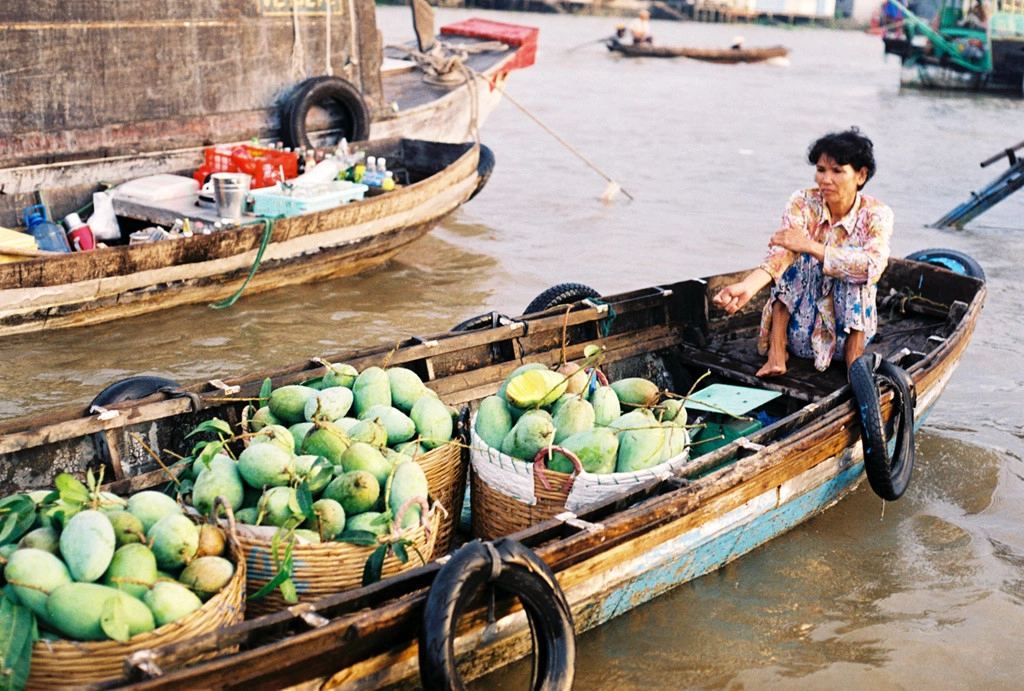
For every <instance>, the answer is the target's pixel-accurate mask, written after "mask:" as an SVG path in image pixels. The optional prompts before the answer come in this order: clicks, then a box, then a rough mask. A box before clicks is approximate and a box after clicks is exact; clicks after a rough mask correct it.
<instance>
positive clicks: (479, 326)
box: [451, 312, 512, 331]
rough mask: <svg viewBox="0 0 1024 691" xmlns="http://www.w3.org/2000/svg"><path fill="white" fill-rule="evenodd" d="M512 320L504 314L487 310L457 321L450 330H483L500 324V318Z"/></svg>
mask: <svg viewBox="0 0 1024 691" xmlns="http://www.w3.org/2000/svg"><path fill="white" fill-rule="evenodd" d="M502 319H504V320H506V321H509V322H510V321H512V319H511V318H510V317H506V316H505V315H504V314H499V313H498V312H488V313H487V314H478V315H477V316H475V317H470V318H469V319H467V320H466V321H464V322H459V323H458V324H456V325H455V326H453V327H452V328H451V330H452V331H483V330H484V329H493V328H495V327H497V326H498V325H499V324H500V320H502Z"/></svg>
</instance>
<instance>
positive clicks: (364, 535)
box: [334, 530, 380, 547]
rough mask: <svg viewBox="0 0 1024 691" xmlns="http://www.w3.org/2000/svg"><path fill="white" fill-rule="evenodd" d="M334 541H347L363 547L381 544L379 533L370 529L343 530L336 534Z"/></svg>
mask: <svg viewBox="0 0 1024 691" xmlns="http://www.w3.org/2000/svg"><path fill="white" fill-rule="evenodd" d="M334 541H335V542H347V543H349V544H350V545H360V546H361V547H373V546H374V545H379V544H380V540H379V539H378V538H377V534H376V533H371V532H370V531H369V530H343V531H342V532H341V533H340V534H338V535H335V536H334Z"/></svg>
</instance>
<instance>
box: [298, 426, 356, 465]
mask: <svg viewBox="0 0 1024 691" xmlns="http://www.w3.org/2000/svg"><path fill="white" fill-rule="evenodd" d="M341 419H342V420H346V419H348V418H341ZM351 443H352V438H351V437H350V436H349V435H348V432H347V431H346V430H345V429H344V428H343V427H342V426H341V425H339V424H338V423H336V422H328V421H326V420H324V421H320V422H317V423H316V425H315V426H314V427H313V429H311V430H309V432H307V433H306V438H305V439H303V440H302V445H301V446H300V449H301V450H302V453H303V454H312V455H314V456H323V457H324V458H326V459H327V460H328V461H330V462H331V464H332V465H338V464H339V462H340V461H341V454H343V453H345V449H347V448H348V447H349V445H350V444H351Z"/></svg>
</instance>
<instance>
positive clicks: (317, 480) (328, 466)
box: [295, 454, 334, 496]
mask: <svg viewBox="0 0 1024 691" xmlns="http://www.w3.org/2000/svg"><path fill="white" fill-rule="evenodd" d="M295 475H296V476H297V477H300V478H302V479H303V480H305V481H306V485H307V486H308V487H309V491H310V493H311V494H313V495H314V496H316V495H317V494H319V493H320V492H322V491H323V489H324V488H325V487H327V485H329V484H331V480H333V479H334V464H333V463H331V462H330V461H328V460H327V459H326V458H324V457H323V456H314V455H312V454H303V455H301V456H296V457H295Z"/></svg>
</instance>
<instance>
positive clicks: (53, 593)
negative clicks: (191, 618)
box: [0, 475, 235, 642]
mask: <svg viewBox="0 0 1024 691" xmlns="http://www.w3.org/2000/svg"><path fill="white" fill-rule="evenodd" d="M57 487H58V490H56V491H36V492H30V493H25V494H17V495H11V496H10V497H7V498H5V499H4V500H2V501H0V515H3V516H4V517H6V518H8V519H10V525H14V526H17V529H16V530H13V531H11V530H4V531H3V536H2V537H0V561H2V562H3V564H4V566H3V584H4V585H3V596H4V597H5V598H10V600H11V601H12V602H13V603H15V604H17V605H21V606H24V607H27V608H28V609H30V610H31V611H32V612H33V613H34V614H35V616H36V620H37V622H38V623H39V624H40V625H41V628H42V629H43V630H44V631H51V632H53V633H55V634H56V635H57V637H59V638H67V639H73V640H78V641H102V640H110V639H112V640H117V641H121V642H125V641H128V640H129V639H130V638H131V637H132V636H134V635H136V634H139V633H143V632H146V631H151V630H153V629H155V628H158V627H160V626H163V625H164V624H169V623H171V622H175V621H178V620H180V619H182V618H183V617H185V616H186V615H188V614H190V613H192V612H194V611H196V610H197V609H199V608H200V607H201V606H202V604H203V602H205V601H206V600H209V599H210V598H211V597H213V596H214V595H216V594H217V593H218V592H220V590H221V589H222V588H223V587H224V586H226V585H227V584H228V583H229V582H230V580H231V578H232V577H233V576H234V573H235V566H234V564H233V563H232V562H231V561H230V560H228V559H227V558H225V556H224V550H225V541H224V534H223V532H222V531H220V529H219V528H217V527H215V526H212V525H202V526H200V525H197V524H196V523H195V522H193V521H192V520H191V519H190V518H188V517H187V516H186V515H185V513H184V512H183V510H182V507H181V506H180V505H179V504H178V503H177V501H175V500H174V499H172V498H171V497H169V496H167V495H166V494H163V493H161V492H156V491H143V492H139V493H137V494H135V495H132V496H131V497H129V498H127V499H124V498H122V497H119V496H117V495H114V494H111V493H109V492H104V491H97V490H96V489H95V487H93V489H92V490H90V489H88V488H86V487H85V485H83V484H81V483H80V482H78V481H77V480H75V479H74V478H72V477H71V476H69V475H62V476H60V477H58V478H57ZM8 527H9V526H8ZM15 535H20V537H17V538H15V537H14V536H15ZM4 542H6V544H4Z"/></svg>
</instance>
